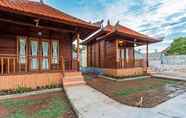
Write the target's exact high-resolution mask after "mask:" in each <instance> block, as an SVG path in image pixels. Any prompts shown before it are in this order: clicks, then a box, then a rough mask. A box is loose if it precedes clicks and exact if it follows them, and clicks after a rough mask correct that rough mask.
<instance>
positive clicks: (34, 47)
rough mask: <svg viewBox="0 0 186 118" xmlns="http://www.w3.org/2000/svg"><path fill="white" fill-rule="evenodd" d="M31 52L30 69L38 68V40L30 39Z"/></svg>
mask: <svg viewBox="0 0 186 118" xmlns="http://www.w3.org/2000/svg"><path fill="white" fill-rule="evenodd" d="M31 48H32V49H31V52H32V69H33V70H34V69H38V59H37V56H38V42H37V41H31Z"/></svg>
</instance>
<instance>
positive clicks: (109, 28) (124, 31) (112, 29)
mask: <svg viewBox="0 0 186 118" xmlns="http://www.w3.org/2000/svg"><path fill="white" fill-rule="evenodd" d="M104 31H106V32H108V33H114V32H119V33H121V34H124V35H130V36H134V37H138V38H143V39H145V40H147V41H152V42H159V41H160V40H157V39H155V38H152V37H149V36H147V35H144V34H142V33H139V32H137V31H135V30H132V29H130V28H128V27H125V26H122V25H120V24H118V25H116V26H112V25H107V26H106V27H105V28H104Z"/></svg>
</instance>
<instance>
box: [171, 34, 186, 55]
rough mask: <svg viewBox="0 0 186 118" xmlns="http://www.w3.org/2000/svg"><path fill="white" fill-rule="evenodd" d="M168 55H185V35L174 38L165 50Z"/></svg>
mask: <svg viewBox="0 0 186 118" xmlns="http://www.w3.org/2000/svg"><path fill="white" fill-rule="evenodd" d="M167 54H168V55H185V54H186V37H179V38H177V39H175V40H174V41H173V42H172V44H171V46H170V48H169V49H168V50H167Z"/></svg>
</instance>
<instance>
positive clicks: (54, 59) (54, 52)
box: [52, 41, 59, 64]
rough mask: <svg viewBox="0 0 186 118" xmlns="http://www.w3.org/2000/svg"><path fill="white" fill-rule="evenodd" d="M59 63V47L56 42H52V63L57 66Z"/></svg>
mask: <svg viewBox="0 0 186 118" xmlns="http://www.w3.org/2000/svg"><path fill="white" fill-rule="evenodd" d="M58 62H59V45H58V41H52V63H53V64H57V63H58Z"/></svg>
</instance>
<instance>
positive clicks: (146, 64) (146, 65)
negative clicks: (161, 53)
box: [145, 43, 149, 71]
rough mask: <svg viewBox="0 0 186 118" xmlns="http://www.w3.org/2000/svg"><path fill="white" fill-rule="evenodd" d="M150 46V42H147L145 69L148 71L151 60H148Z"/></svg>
mask: <svg viewBox="0 0 186 118" xmlns="http://www.w3.org/2000/svg"><path fill="white" fill-rule="evenodd" d="M148 48H149V46H148V43H147V44H146V53H145V71H147V68H148V65H149V62H148V55H149V54H148V50H149V49H148Z"/></svg>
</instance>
